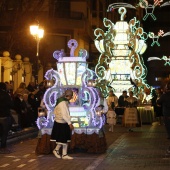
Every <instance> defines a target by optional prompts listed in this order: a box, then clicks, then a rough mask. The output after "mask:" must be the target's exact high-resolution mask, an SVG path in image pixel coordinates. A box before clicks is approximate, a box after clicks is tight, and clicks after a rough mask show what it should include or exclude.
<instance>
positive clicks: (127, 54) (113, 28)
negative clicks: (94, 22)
mask: <svg viewBox="0 0 170 170" xmlns="http://www.w3.org/2000/svg"><path fill="white" fill-rule="evenodd" d="M126 6H127V5H126ZM113 8H114V9H115V8H119V9H118V12H119V14H121V17H120V21H118V22H116V24H113V23H112V22H111V21H110V20H109V19H107V18H104V19H103V23H104V26H105V27H107V28H108V30H107V31H106V32H104V31H103V30H102V29H100V28H97V29H96V30H95V31H94V34H95V36H96V39H95V40H94V42H95V45H96V48H97V49H98V51H99V52H100V53H101V54H100V56H99V60H98V63H97V65H96V67H95V72H96V74H97V76H98V81H97V82H98V83H97V86H99V87H101V86H102V91H103V94H104V95H105V96H106V95H107V92H108V88H107V87H109V86H111V87H113V88H114V89H115V90H116V91H115V92H116V93H119V94H120V93H121V92H122V90H124V89H126V90H127V89H129V88H133V85H132V83H131V82H130V80H131V81H132V82H133V83H134V84H135V86H137V87H138V92H140V88H142V89H143V90H144V89H148V88H150V87H149V85H147V84H146V82H145V80H144V79H145V77H146V73H147V69H146V66H145V65H144V62H143V58H142V57H141V55H142V54H143V53H144V52H145V50H146V48H147V45H146V43H145V41H146V40H147V38H148V35H147V33H145V32H144V31H143V28H142V27H140V22H139V21H138V20H137V19H136V17H134V18H133V19H131V20H130V22H129V23H127V22H126V21H124V16H125V14H126V8H125V7H119V6H118V5H116V6H115V4H111V5H109V8H108V11H113ZM130 8H135V7H132V6H130ZM103 84H104V85H103ZM133 90H134V89H133ZM119 94H118V95H119Z"/></svg>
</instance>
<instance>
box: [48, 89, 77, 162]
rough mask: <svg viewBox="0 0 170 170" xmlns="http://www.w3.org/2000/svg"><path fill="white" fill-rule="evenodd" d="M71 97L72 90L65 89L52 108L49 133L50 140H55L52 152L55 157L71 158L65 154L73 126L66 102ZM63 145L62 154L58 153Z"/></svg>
mask: <svg viewBox="0 0 170 170" xmlns="http://www.w3.org/2000/svg"><path fill="white" fill-rule="evenodd" d="M72 97H73V91H72V90H66V91H65V93H64V96H63V97H60V98H58V100H57V103H56V107H55V108H54V114H55V121H54V125H53V129H52V134H51V141H56V144H57V146H56V148H55V149H54V150H53V154H54V155H55V156H56V157H57V158H62V159H73V157H71V156H68V155H67V148H68V142H70V141H71V131H72V130H73V129H74V126H73V125H72V123H71V117H70V112H69V107H68V102H69V100H71V98H72ZM61 147H63V150H62V156H61V155H60V154H59V150H60V148H61Z"/></svg>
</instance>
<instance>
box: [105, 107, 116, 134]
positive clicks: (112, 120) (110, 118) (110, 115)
mask: <svg viewBox="0 0 170 170" xmlns="http://www.w3.org/2000/svg"><path fill="white" fill-rule="evenodd" d="M107 123H108V124H109V126H110V128H109V131H111V132H113V129H114V126H115V125H116V113H115V111H114V110H113V109H112V108H111V107H110V108H109V111H108V112H107Z"/></svg>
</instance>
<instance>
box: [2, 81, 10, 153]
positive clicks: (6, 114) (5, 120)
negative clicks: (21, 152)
mask: <svg viewBox="0 0 170 170" xmlns="http://www.w3.org/2000/svg"><path fill="white" fill-rule="evenodd" d="M12 107H13V102H12V99H11V97H10V95H9V94H8V92H7V91H6V84H5V83H3V82H0V139H1V145H0V153H2V154H4V153H10V150H9V149H8V148H7V137H8V132H9V131H10V128H11V125H12V119H11V112H10V109H12Z"/></svg>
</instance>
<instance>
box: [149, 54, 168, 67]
mask: <svg viewBox="0 0 170 170" xmlns="http://www.w3.org/2000/svg"><path fill="white" fill-rule="evenodd" d="M152 60H164V61H165V64H164V66H167V65H169V66H170V56H169V57H167V56H163V57H162V58H159V57H149V58H148V60H147V61H152Z"/></svg>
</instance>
